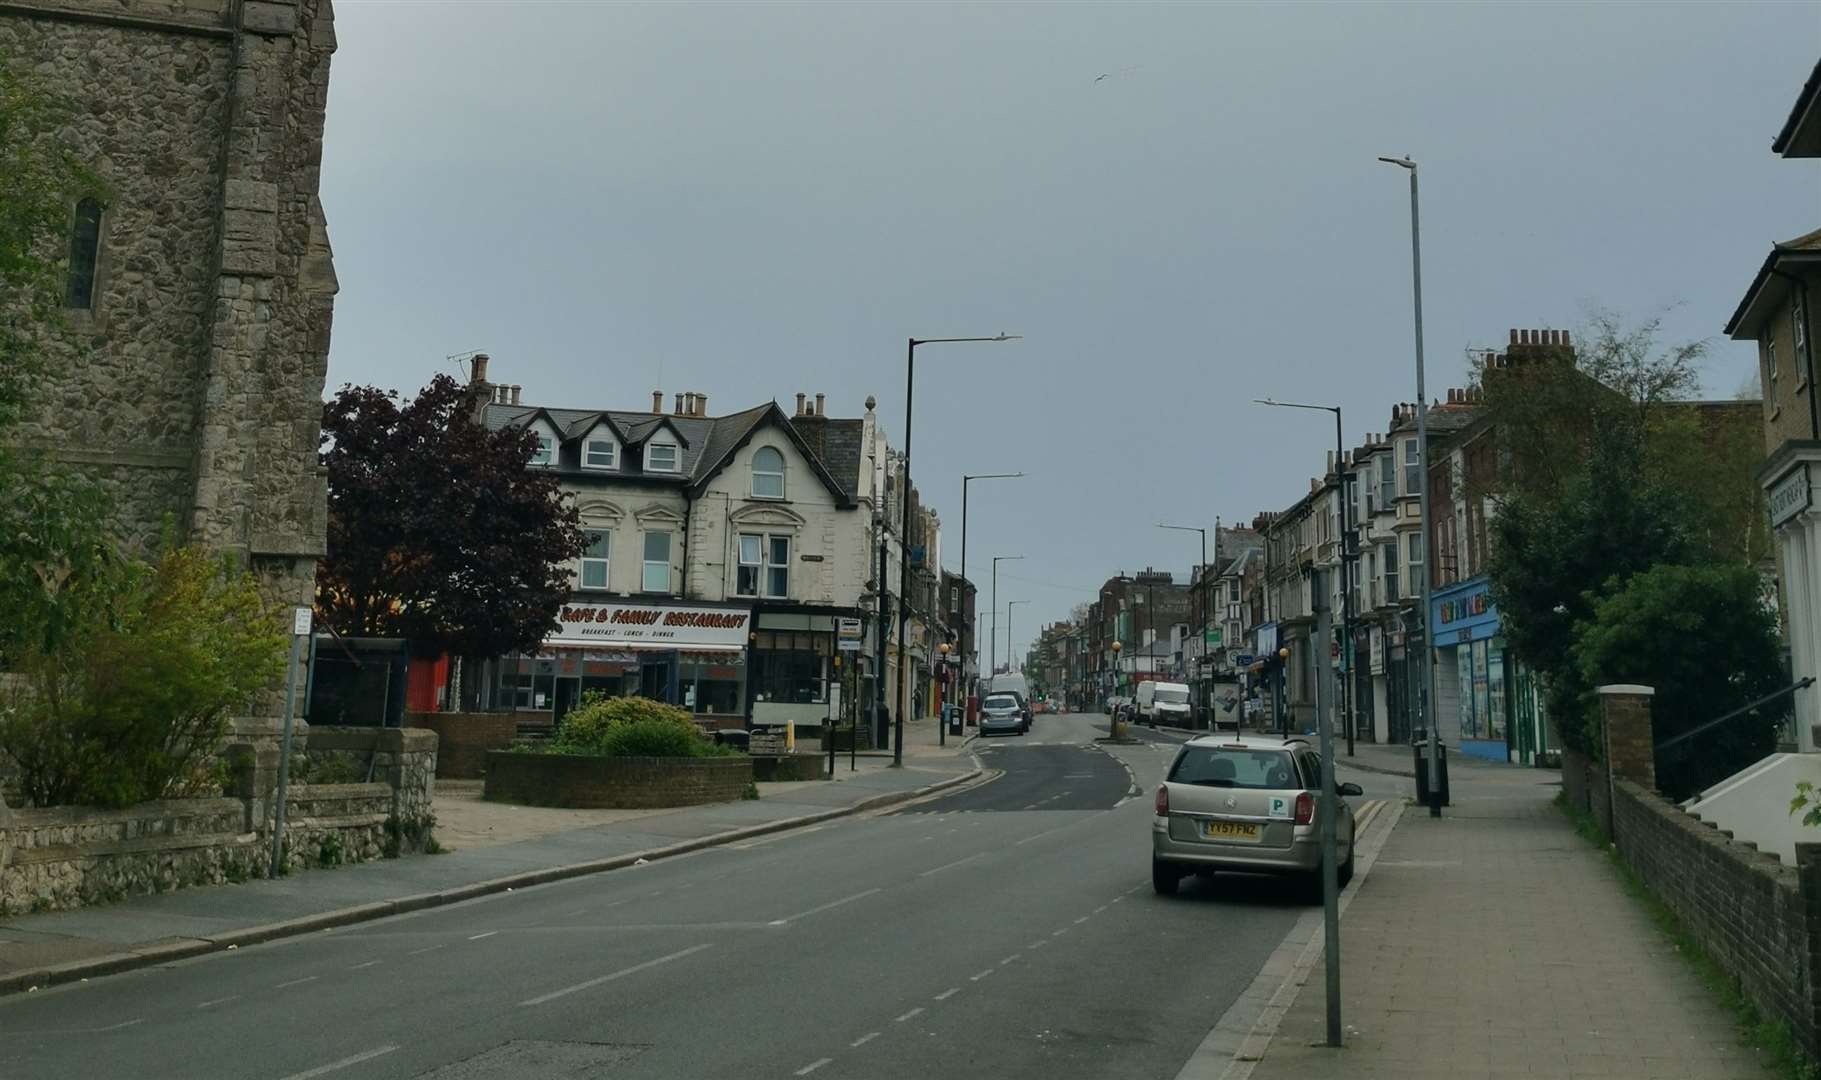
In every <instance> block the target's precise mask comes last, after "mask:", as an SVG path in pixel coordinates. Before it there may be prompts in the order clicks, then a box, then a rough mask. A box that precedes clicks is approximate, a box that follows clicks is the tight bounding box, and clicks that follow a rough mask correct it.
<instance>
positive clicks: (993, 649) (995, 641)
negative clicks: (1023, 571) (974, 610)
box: [986, 555, 1024, 679]
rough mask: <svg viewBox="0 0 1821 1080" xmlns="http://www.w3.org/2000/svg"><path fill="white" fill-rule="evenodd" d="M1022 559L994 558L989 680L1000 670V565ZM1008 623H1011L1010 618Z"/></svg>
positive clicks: (988, 625) (989, 631)
mask: <svg viewBox="0 0 1821 1080" xmlns="http://www.w3.org/2000/svg"><path fill="white" fill-rule="evenodd" d="M1022 558H1024V556H1022V555H995V556H993V597H992V600H993V614H992V618H991V619H989V620H988V621H987V635H988V636H987V642H986V675H987V678H989V679H990V678H992V676H993V672H995V671H997V670H999V564H1000V563H1002V562H1016V561H1018V560H1019V559H1022ZM1007 621H1008V622H1009V621H1010V620H1009V618H1008V620H1007ZM1006 633H1008V634H1009V633H1011V627H1010V626H1007V627H1006Z"/></svg>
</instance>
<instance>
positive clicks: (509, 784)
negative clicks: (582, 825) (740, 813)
mask: <svg viewBox="0 0 1821 1080" xmlns="http://www.w3.org/2000/svg"><path fill="white" fill-rule="evenodd" d="M752 778H753V768H752V759H751V758H749V757H745V756H740V757H713V758H608V757H583V756H580V755H570V754H518V753H513V752H511V751H505V750H495V751H493V752H491V753H489V754H488V755H487V785H486V788H485V793H484V797H485V798H487V799H490V800H493V801H496V802H510V803H521V804H524V805H526V806H567V807H580V808H613V809H646V808H650V807H661V806H695V805H697V804H699V803H715V802H732V801H733V800H735V799H738V798H740V797H741V796H742V795H743V794H744V793H745V791H746V785H748V784H750V783H752Z"/></svg>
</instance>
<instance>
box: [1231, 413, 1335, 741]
mask: <svg viewBox="0 0 1821 1080" xmlns="http://www.w3.org/2000/svg"><path fill="white" fill-rule="evenodd" d="M1252 400H1253V403H1254V404H1257V405H1273V406H1276V407H1277V408H1280V409H1314V410H1316V411H1318V412H1331V413H1333V414H1334V491H1335V497H1336V498H1338V499H1339V500H1340V536H1339V537H1338V540H1339V542H1340V639H1341V641H1342V643H1343V644H1342V645H1341V650H1342V651H1341V655H1342V657H1343V658H1345V660H1346V661H1347V671H1346V674H1345V675H1343V676H1342V678H1341V681H1340V712H1341V715H1342V716H1344V717H1346V725H1347V756H1348V757H1352V756H1353V693H1352V690H1353V688H1352V687H1351V686H1349V685H1348V683H1349V681H1350V680H1351V679H1352V677H1353V566H1352V563H1353V561H1354V560H1355V559H1357V558H1358V557H1359V556H1358V554H1357V553H1356V552H1355V551H1354V550H1353V500H1352V499H1350V498H1349V497H1348V495H1347V474H1346V472H1345V471H1344V470H1343V468H1342V464H1341V461H1342V458H1344V457H1345V456H1346V453H1347V450H1346V445H1347V444H1346V441H1345V439H1344V438H1343V436H1342V435H1341V424H1340V406H1339V405H1304V404H1302V403H1300V402H1295V401H1278V400H1276V399H1274V398H1253V399H1252Z"/></svg>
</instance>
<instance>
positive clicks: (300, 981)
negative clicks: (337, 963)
mask: <svg viewBox="0 0 1821 1080" xmlns="http://www.w3.org/2000/svg"><path fill="white" fill-rule="evenodd" d="M316 978H317V977H316V976H315V975H305V976H304V977H303V978H301V979H292V980H291V981H290V982H281V983H279V984H278V985H277V986H274V987H273V988H272V989H274V990H283V989H284V988H285V987H287V986H302V985H303V984H304V983H307V982H315V981H316Z"/></svg>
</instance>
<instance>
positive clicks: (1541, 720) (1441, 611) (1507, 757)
mask: <svg viewBox="0 0 1821 1080" xmlns="http://www.w3.org/2000/svg"><path fill="white" fill-rule="evenodd" d="M1429 617H1430V622H1429V625H1430V626H1432V627H1434V628H1435V631H1434V632H1435V705H1436V717H1437V719H1438V721H1439V727H1440V732H1439V733H1440V735H1441V737H1442V740H1443V741H1444V742H1447V743H1449V744H1451V745H1453V746H1454V747H1456V748H1457V749H1458V750H1459V751H1460V752H1461V753H1463V754H1471V755H1473V756H1474V757H1480V758H1487V759H1489V760H1492V761H1512V762H1517V763H1519V764H1524V765H1532V764H1544V763H1546V762H1547V761H1548V760H1549V759H1550V758H1551V757H1552V756H1553V751H1554V746H1553V744H1552V742H1551V740H1550V739H1549V737H1548V723H1547V720H1546V718H1545V717H1544V714H1543V709H1542V704H1541V701H1540V700H1539V697H1540V695H1539V694H1538V688H1537V685H1536V679H1535V677H1534V676H1533V675H1532V673H1531V672H1529V671H1528V670H1527V669H1525V668H1524V667H1523V666H1522V665H1521V664H1519V663H1518V662H1517V660H1516V659H1515V658H1514V657H1512V656H1510V655H1509V654H1508V653H1507V652H1506V649H1505V639H1504V637H1503V636H1501V635H1500V633H1499V613H1498V608H1497V606H1495V605H1494V604H1493V603H1492V595H1491V586H1490V583H1489V582H1488V581H1487V579H1486V576H1485V575H1484V574H1482V575H1480V576H1478V577H1475V578H1470V579H1468V580H1467V581H1463V582H1461V583H1460V584H1458V585H1453V586H1450V587H1448V588H1446V589H1443V590H1441V591H1439V592H1437V593H1436V594H1435V598H1434V602H1433V606H1432V607H1431V608H1430V616H1429Z"/></svg>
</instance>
